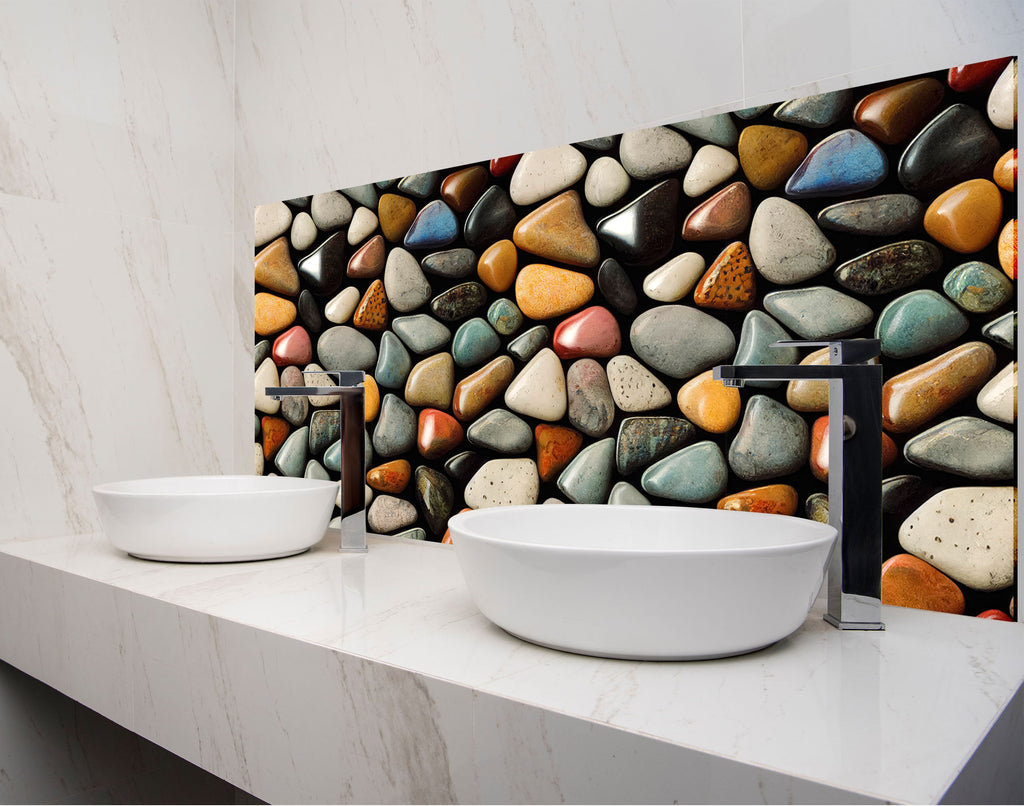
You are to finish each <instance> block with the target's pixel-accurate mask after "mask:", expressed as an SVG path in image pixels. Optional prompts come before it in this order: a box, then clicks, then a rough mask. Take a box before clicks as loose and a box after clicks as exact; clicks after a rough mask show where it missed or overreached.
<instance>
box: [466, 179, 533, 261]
mask: <svg viewBox="0 0 1024 806" xmlns="http://www.w3.org/2000/svg"><path fill="white" fill-rule="evenodd" d="M518 219H519V214H518V213H516V208H515V207H514V206H513V205H512V200H511V199H510V198H509V197H508V194H507V193H506V192H505V191H504V190H503V189H502V188H500V187H498V186H497V185H491V186H490V187H489V188H487V190H485V191H484V192H483V195H482V196H480V198H479V199H478V200H477V203H476V204H474V205H473V209H472V210H470V211H469V215H467V216H466V223H465V224H464V225H463V234H464V235H465V238H466V243H467V244H468V245H469V247H470V248H471V249H475V250H477V251H478V252H479V251H481V250H483V249H486V248H487V247H488V246H490V245H491V244H492V243H494V242H495V241H500V240H502V239H505V238H511V237H512V230H513V229H514V228H515V225H516V221H517V220H518Z"/></svg>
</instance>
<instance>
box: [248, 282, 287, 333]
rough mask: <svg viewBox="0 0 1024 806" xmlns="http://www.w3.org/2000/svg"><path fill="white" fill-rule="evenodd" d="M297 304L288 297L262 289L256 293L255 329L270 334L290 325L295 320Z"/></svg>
mask: <svg viewBox="0 0 1024 806" xmlns="http://www.w3.org/2000/svg"><path fill="white" fill-rule="evenodd" d="M295 314H296V310H295V305H294V303H291V302H289V301H288V300H286V299H281V297H277V296H274V295H273V294H267V293H265V292H263V291H261V292H260V293H259V294H257V295H256V317H255V318H256V321H255V330H256V332H257V333H259V334H260V335H261V336H269V335H271V334H273V333H277V332H279V331H281V330H284V329H285V328H286V327H290V326H291V324H292V322H294V321H295Z"/></svg>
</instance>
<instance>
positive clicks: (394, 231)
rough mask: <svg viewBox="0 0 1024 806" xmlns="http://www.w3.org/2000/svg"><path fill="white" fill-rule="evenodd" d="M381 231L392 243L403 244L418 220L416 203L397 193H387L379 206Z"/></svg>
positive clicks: (381, 198)
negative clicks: (413, 224)
mask: <svg viewBox="0 0 1024 806" xmlns="http://www.w3.org/2000/svg"><path fill="white" fill-rule="evenodd" d="M377 218H378V219H379V220H380V231H381V232H383V233H384V237H385V238H387V239H388V240H389V241H391V242H392V243H401V242H402V240H403V239H404V238H405V233H407V232H408V231H409V227H411V226H412V222H413V221H414V220H415V218H416V203H415V202H414V201H413V200H412V199H407V198H405V196H399V195H398V194H396V193H385V194H384V195H383V196H381V197H380V201H379V202H378V204H377Z"/></svg>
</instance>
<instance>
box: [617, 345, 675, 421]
mask: <svg viewBox="0 0 1024 806" xmlns="http://www.w3.org/2000/svg"><path fill="white" fill-rule="evenodd" d="M606 372H607V373H608V386H609V387H610V388H611V390H612V399H613V400H614V401H615V405H616V406H618V407H619V408H620V409H621V410H622V411H625V412H630V413H639V412H644V411H653V410H655V409H660V408H661V407H662V406H667V405H668V404H669V403H671V402H672V393H671V392H669V390H668V387H667V386H665V384H663V383H662V382H661V381H659V380H658V378H657V377H656V376H655V375H654V373H653V372H651V371H650V370H649V369H647V367H645V366H644V365H643V364H641V363H640V362H639V361H637V360H636V359H635V358H633V357H632V356H628V355H617V356H615V357H614V358H612V359H611V360H609V361H608V366H607V367H606Z"/></svg>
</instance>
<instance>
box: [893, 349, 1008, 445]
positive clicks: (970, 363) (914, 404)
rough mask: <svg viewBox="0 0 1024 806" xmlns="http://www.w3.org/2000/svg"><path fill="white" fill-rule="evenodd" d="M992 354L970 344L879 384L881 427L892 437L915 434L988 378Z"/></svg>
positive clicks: (990, 351) (994, 359)
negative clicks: (909, 433)
mask: <svg viewBox="0 0 1024 806" xmlns="http://www.w3.org/2000/svg"><path fill="white" fill-rule="evenodd" d="M995 362H996V355H995V352H994V351H993V350H992V348H991V347H989V346H988V345H987V344H985V343H984V342H980V341H971V342H967V343H966V344H961V345H958V346H957V347H954V348H953V349H952V350H949V351H948V352H945V353H943V354H942V355H940V356H938V357H936V358H933V359H932V360H931V361H926V362H925V363H923V364H920V365H918V366H916V367H913V368H911V369H908V370H907V371H906V372H901V373H900V374H899V375H896V376H894V377H892V378H890V379H889V380H887V381H886V382H885V383H884V384H883V385H882V426H883V427H884V428H885V430H886V431H889V432H890V433H893V434H904V433H907V432H909V431H916V430H917V429H918V428H919V427H920V426H922V425H924V424H925V423H927V422H929V421H930V420H932V419H934V418H935V417H937V416H938V415H939V414H941V413H942V412H944V411H945V410H946V409H948V408H949V407H950V406H953V405H954V404H956V403H958V402H960V401H961V400H963V399H964V398H965V397H967V396H969V395H971V394H973V393H974V392H975V391H977V390H978V389H979V388H981V386H982V385H983V384H984V383H985V381H987V380H988V379H989V376H990V375H991V374H992V370H993V368H994V367H995Z"/></svg>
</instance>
